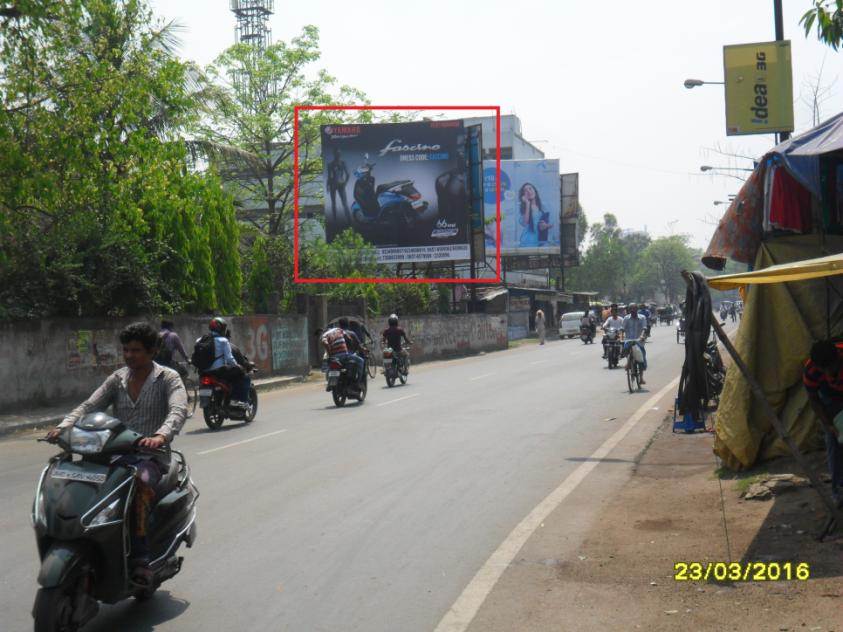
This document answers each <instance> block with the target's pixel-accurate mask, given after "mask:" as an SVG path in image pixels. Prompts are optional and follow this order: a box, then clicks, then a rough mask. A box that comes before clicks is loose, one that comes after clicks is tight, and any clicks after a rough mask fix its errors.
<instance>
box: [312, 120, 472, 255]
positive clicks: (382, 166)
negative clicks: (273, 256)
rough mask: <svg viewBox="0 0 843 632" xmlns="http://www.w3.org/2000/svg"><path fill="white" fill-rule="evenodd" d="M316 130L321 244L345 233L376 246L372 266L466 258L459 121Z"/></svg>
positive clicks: (466, 219) (466, 206) (462, 144)
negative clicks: (322, 221)
mask: <svg viewBox="0 0 843 632" xmlns="http://www.w3.org/2000/svg"><path fill="white" fill-rule="evenodd" d="M321 131H322V159H323V162H324V171H323V178H324V186H325V233H326V239H327V241H328V243H331V242H332V241H334V240H335V239H336V237H337V235H339V234H340V233H341V232H343V231H344V230H346V229H348V228H351V229H353V230H354V231H355V232H357V233H359V234H361V235H362V236H363V237H364V238H365V239H366V240H367V241H369V242H370V243H372V244H374V245H375V246H376V247H377V256H378V262H379V263H410V262H424V261H447V260H464V259H469V258H470V256H471V252H470V246H469V225H468V224H469V200H468V190H467V187H466V179H467V173H466V156H465V147H466V136H465V128H464V127H463V122H462V121H459V120H457V121H424V122H418V123H383V124H370V125H323V126H322V130H321Z"/></svg>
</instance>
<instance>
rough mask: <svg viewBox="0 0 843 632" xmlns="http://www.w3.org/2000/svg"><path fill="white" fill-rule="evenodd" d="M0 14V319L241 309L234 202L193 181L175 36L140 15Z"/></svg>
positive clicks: (55, 9)
mask: <svg viewBox="0 0 843 632" xmlns="http://www.w3.org/2000/svg"><path fill="white" fill-rule="evenodd" d="M0 7H1V8H2V9H3V10H0V41H2V47H0V67H2V68H3V69H4V77H3V82H2V84H0V108H2V109H3V111H4V112H5V115H4V116H3V117H0V252H2V253H3V259H2V262H3V266H2V268H0V315H2V316H5V317H18V318H19V317H40V316H49V315H63V316H71V315H74V316H75V315H111V314H113V315H121V314H137V313H142V312H149V311H167V312H171V311H177V310H184V309H191V310H196V311H210V310H215V309H221V310H225V311H234V310H237V309H239V292H240V271H239V262H238V253H237V249H236V248H232V247H231V245H232V240H233V243H235V244H236V243H237V239H238V237H237V235H238V228H237V225H236V223H235V222H234V221H233V219H234V215H233V201H232V199H231V198H230V196H228V195H227V194H225V193H224V191H223V190H222V188H221V184H220V181H219V180H218V179H217V178H216V177H214V176H213V174H210V173H198V172H196V171H195V170H193V169H191V168H190V163H189V161H188V155H187V152H186V148H185V145H184V143H183V142H182V140H181V137H180V132H181V131H182V130H183V129H184V127H185V126H186V125H187V123H188V122H189V121H190V119H191V117H192V116H193V113H194V111H195V109H196V107H197V100H196V97H195V95H194V94H193V93H192V91H191V88H190V83H191V82H190V69H189V66H188V65H186V64H184V63H182V62H180V61H178V60H177V59H176V58H175V57H174V55H173V43H174V35H173V27H172V24H170V25H160V24H157V25H154V24H153V20H152V16H151V13H150V11H149V9H148V7H147V5H146V3H145V2H144V1H143V0H120V1H115V0H85V1H80V2H54V3H40V5H39V3H36V2H25V1H21V2H16V3H8V2H6V3H4V4H2V5H0ZM42 9H43V10H42ZM150 25H152V26H150Z"/></svg>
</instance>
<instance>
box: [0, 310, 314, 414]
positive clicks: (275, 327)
mask: <svg viewBox="0 0 843 632" xmlns="http://www.w3.org/2000/svg"><path fill="white" fill-rule="evenodd" d="M137 320H143V319H140V318H119V319H112V318H91V319H43V320H38V321H21V322H15V323H0V348H2V349H3V352H2V354H0V381H1V382H0V383H2V384H3V385H4V388H3V389H2V391H0V406H2V407H3V409H5V410H14V409H19V408H23V407H26V406H50V405H53V404H55V403H56V402H61V401H64V400H68V399H81V398H84V397H87V396H88V395H89V394H90V393H91V392H92V391H93V390H94V389H95V388H96V387H97V386H98V385H99V384H100V383H101V382H102V380H103V379H105V377H106V376H107V375H108V374H109V373H111V372H112V371H114V370H115V369H117V368H119V367H121V366H123V355H122V349H121V347H120V342H119V340H118V336H119V334H120V330H121V329H122V328H123V327H125V326H126V325H127V324H129V323H131V322H134V321H137ZM149 320H150V322H152V323H153V324H154V325H155V326H157V325H158V322H159V319H157V318H156V319H149ZM227 320H228V321H229V324H230V325H231V328H232V331H233V336H232V339H233V341H234V343H235V344H236V345H237V346H238V347H240V349H241V350H242V351H243V352H244V353H245V354H246V355H247V356H249V358H250V359H251V360H252V361H253V362H255V363H256V364H257V366H258V369H259V371H260V372H259V374H258V376H259V377H260V376H268V375H272V374H284V375H294V374H303V373H306V372H307V371H308V370H309V362H308V348H307V341H308V330H309V328H308V321H307V319H306V318H304V317H296V316H293V317H288V316H272V315H266V316H264V315H255V316H233V317H230V318H227ZM173 321H174V322H175V325H176V331H177V333H178V334H179V336H180V337H181V339H182V342H184V346H185V349H186V351H187V354H188V356H190V353H191V352H192V350H193V341H194V340H195V339H196V338H198V337H199V336H200V335H202V334H203V333H204V332H206V331H208V321H209V317H207V316H177V317H175V318H173Z"/></svg>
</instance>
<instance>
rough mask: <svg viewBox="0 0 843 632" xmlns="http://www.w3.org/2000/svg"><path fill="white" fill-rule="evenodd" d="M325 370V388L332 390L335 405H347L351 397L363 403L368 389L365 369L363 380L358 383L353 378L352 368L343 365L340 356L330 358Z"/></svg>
mask: <svg viewBox="0 0 843 632" xmlns="http://www.w3.org/2000/svg"><path fill="white" fill-rule="evenodd" d="M324 370H325V379H326V386H325V390H326V391H330V392H331V397H333V399H334V405H335V406H337V407H342V406H345V403H346V401H348V399H349V398H354V399H356V400H357V401H358V402H360V403H361V404H362V403H363V400H364V399H366V391H367V389H368V382H367V380H366V373H365V371H364V372H363V381H362V382H361V383H358V382H356V381H355V380H354V379H352V377H351V372H350V370H349V369H347V368H346V367H345V366H344V365H343V363H342V361H341V360H340V359H339V358H335V357H331V358H328V361H327V363H326V366H325V369H324Z"/></svg>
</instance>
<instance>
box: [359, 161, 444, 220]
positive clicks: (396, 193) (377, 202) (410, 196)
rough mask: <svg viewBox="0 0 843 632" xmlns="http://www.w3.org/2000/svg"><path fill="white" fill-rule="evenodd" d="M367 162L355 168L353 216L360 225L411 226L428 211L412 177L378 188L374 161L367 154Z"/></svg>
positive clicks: (381, 185)
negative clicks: (373, 172) (373, 173)
mask: <svg viewBox="0 0 843 632" xmlns="http://www.w3.org/2000/svg"><path fill="white" fill-rule="evenodd" d="M363 158H364V163H363V164H362V165H360V166H359V167H357V169H355V170H354V177H355V178H356V182H355V183H354V203H353V204H352V205H351V215H352V218H353V219H354V222H355V223H356V224H358V225H379V226H396V225H397V226H404V227H407V228H412V227H413V226H415V225H416V223H417V221H418V219H419V218H420V217H421V215H422V214H423V213H424V212H425V211H426V210H427V207H428V204H427V202H425V201H424V200H422V199H421V198H422V196H421V193H419V192H418V190H417V189H416V187H415V185H414V183H413V181H412V180H395V181H394V182H387V183H386V184H379V185H377V187H375V177H374V175H372V170H373V169H374V167H375V163H373V162H369V154H364V155H363Z"/></svg>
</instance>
